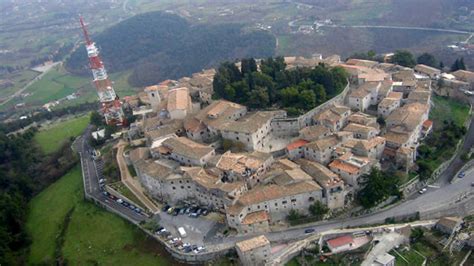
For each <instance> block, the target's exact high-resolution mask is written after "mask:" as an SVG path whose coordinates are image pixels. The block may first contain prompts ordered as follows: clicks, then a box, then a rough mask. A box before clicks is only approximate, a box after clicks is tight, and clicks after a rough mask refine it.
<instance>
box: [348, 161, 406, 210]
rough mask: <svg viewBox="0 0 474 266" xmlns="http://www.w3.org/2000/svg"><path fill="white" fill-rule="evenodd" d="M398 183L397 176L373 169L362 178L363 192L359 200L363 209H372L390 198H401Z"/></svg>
mask: <svg viewBox="0 0 474 266" xmlns="http://www.w3.org/2000/svg"><path fill="white" fill-rule="evenodd" d="M398 181H399V180H398V178H397V177H396V176H394V175H390V174H387V173H385V172H382V171H380V170H379V169H377V168H372V170H371V171H370V172H369V173H367V174H363V175H362V176H361V177H360V183H361V190H360V191H359V193H358V194H357V199H358V200H359V202H360V204H361V205H362V206H363V207H365V208H371V207H374V206H376V205H377V204H378V203H380V202H382V201H383V200H385V199H386V198H388V197H389V196H400V191H399V190H398Z"/></svg>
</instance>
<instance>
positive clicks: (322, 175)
mask: <svg viewBox="0 0 474 266" xmlns="http://www.w3.org/2000/svg"><path fill="white" fill-rule="evenodd" d="M296 162H297V163H298V164H299V165H301V169H303V170H304V171H305V172H306V173H308V174H309V175H311V176H312V177H313V179H314V180H315V181H316V182H318V184H319V185H321V186H322V187H324V188H330V187H333V186H334V185H343V184H344V181H343V180H342V179H341V178H339V176H338V175H337V174H336V173H334V172H332V171H331V170H329V169H328V168H327V167H325V166H324V165H322V164H320V163H317V162H313V161H309V160H306V159H298V160H296Z"/></svg>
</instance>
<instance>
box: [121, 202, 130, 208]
mask: <svg viewBox="0 0 474 266" xmlns="http://www.w3.org/2000/svg"><path fill="white" fill-rule="evenodd" d="M122 205H123V206H125V207H128V206H129V205H130V203H128V202H126V201H124V202H122Z"/></svg>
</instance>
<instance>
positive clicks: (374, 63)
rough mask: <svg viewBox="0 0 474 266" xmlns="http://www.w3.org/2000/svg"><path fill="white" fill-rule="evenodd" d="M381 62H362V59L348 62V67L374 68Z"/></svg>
mask: <svg viewBox="0 0 474 266" xmlns="http://www.w3.org/2000/svg"><path fill="white" fill-rule="evenodd" d="M378 63H379V62H377V61H371V60H362V59H349V60H347V61H346V64H348V65H355V66H363V67H369V68H372V67H374V66H375V65H377V64H378Z"/></svg>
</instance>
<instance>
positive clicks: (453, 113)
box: [430, 96, 469, 127]
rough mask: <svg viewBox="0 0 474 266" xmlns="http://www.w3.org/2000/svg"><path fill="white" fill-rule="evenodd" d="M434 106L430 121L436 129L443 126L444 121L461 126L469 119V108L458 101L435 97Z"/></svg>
mask: <svg viewBox="0 0 474 266" xmlns="http://www.w3.org/2000/svg"><path fill="white" fill-rule="evenodd" d="M433 104H434V107H433V108H432V109H431V111H430V119H432V120H433V124H434V126H435V127H438V126H442V125H443V121H444V120H453V121H454V122H455V123H456V124H457V125H459V126H461V125H463V124H464V122H465V121H466V120H467V118H468V117H469V106H468V105H466V104H463V103H461V102H458V101H456V100H453V99H449V98H444V97H440V96H434V97H433Z"/></svg>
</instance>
